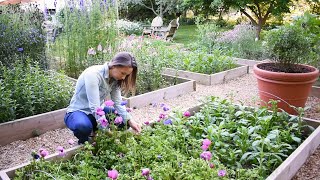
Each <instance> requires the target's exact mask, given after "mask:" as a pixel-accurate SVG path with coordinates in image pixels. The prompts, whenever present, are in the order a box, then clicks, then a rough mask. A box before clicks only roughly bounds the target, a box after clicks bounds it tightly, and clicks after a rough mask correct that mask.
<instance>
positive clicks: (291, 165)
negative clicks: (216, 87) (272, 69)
mask: <svg viewBox="0 0 320 180" xmlns="http://www.w3.org/2000/svg"><path fill="white" fill-rule="evenodd" d="M199 109H200V106H196V107H194V108H191V109H189V111H191V112H192V111H199ZM218 112H219V111H218ZM258 112H260V113H261V111H258ZM237 114H238V115H240V114H239V113H237ZM198 117H201V116H198ZM176 120H178V119H176ZM240 120H241V119H240ZM206 121H207V120H206ZM181 122H183V121H181ZM304 122H306V123H307V124H308V125H310V126H312V127H314V128H316V130H315V131H313V132H312V133H311V134H310V135H309V136H308V138H307V139H305V140H304V141H303V143H302V144H300V146H299V147H298V148H297V149H296V150H295V151H293V152H292V153H291V155H290V156H289V157H287V158H286V160H285V161H283V162H282V164H281V165H280V166H278V168H277V169H275V170H274V171H273V172H272V173H271V174H270V175H269V176H268V177H267V179H281V180H286V179H291V178H292V177H293V176H294V175H295V173H296V172H297V170H298V169H299V168H300V167H301V165H302V164H303V163H304V162H305V160H306V159H307V158H308V156H310V155H311V154H312V152H314V150H315V149H316V148H317V146H318V145H319V143H320V140H319V139H320V127H319V122H317V121H314V120H312V119H304ZM176 123H178V124H179V120H178V121H177V122H176ZM176 123H175V124H176ZM242 123H243V122H242ZM217 125H218V124H217ZM220 125H221V124H220ZM290 126H291V125H290ZM288 127H289V126H288ZM167 128H168V130H169V131H170V130H171V128H170V127H169V126H168V127H167ZM194 130H197V129H194ZM221 130H222V129H221ZM182 132H184V131H182ZM222 132H224V131H222ZM179 136H182V135H181V134H180V135H179ZM199 136H200V135H199ZM270 138H272V137H270ZM217 142H218V141H217ZM118 143H119V142H118ZM212 143H213V144H215V143H216V142H215V141H213V142H212ZM120 144H121V143H120ZM200 146H201V145H200ZM200 146H199V147H195V148H200ZM214 146H215V147H217V145H214ZM183 147H184V146H182V145H181V148H182V149H184V148H183ZM77 148H78V147H75V148H73V149H70V150H69V152H68V153H67V158H69V157H71V156H72V154H74V153H75V149H77ZM153 148H155V147H151V149H153ZM182 149H181V150H182ZM211 151H212V150H211ZM215 151H216V152H217V151H218V149H216V150H213V152H214V153H215ZM147 153H148V152H147ZM138 154H139V153H138ZM191 154H192V153H191ZM56 155H57V154H54V155H52V156H49V157H48V158H49V159H55V158H59V157H57V156H56ZM141 155H142V154H141ZM163 155H165V154H163ZM124 156H125V155H124ZM151 157H152V156H151ZM78 158H79V157H78ZM146 158H149V159H150V157H146ZM161 158H166V156H164V157H161ZM180 158H181V157H180ZM159 162H161V160H159ZM196 162H198V163H199V162H200V161H196ZM185 163H187V162H185ZM208 163H209V162H208ZM215 163H217V162H215ZM25 165H27V164H23V165H20V166H16V167H14V168H10V169H7V170H4V171H1V172H0V175H1V178H2V179H6V180H7V179H9V178H13V177H14V175H15V171H16V170H18V169H20V168H22V167H24V166H25ZM186 165H187V164H186ZM207 166H208V164H207ZM182 167H184V168H185V166H182ZM118 168H119V167H118ZM151 168H156V167H153V166H151ZM174 168H177V167H175V166H174ZM195 168H205V167H195ZM220 168H222V166H221V165H219V164H215V166H214V167H213V169H210V168H209V169H207V172H206V173H208V176H209V173H210V174H211V176H212V172H217V171H218V170H219V169H220ZM107 169H108V168H107ZM138 169H139V168H138ZM123 170H124V169H122V171H123ZM158 170H159V169H158ZM138 171H139V170H138ZM160 171H161V170H160ZM152 173H156V172H155V171H153V170H151V174H152ZM168 173H169V172H168ZM199 173H200V172H199ZM228 173H229V172H227V174H228ZM135 175H139V173H138V174H135ZM246 175H247V176H250V177H251V175H250V173H249V174H246ZM121 176H123V174H121ZM140 176H141V175H140ZM219 176H220V175H219ZM135 177H136V176H135ZM155 177H156V176H155ZM160 177H161V176H160ZM260 177H261V176H260ZM157 178H159V176H158V177H157ZM203 178H204V179H205V177H203Z"/></svg>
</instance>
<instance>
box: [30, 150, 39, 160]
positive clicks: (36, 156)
mask: <svg viewBox="0 0 320 180" xmlns="http://www.w3.org/2000/svg"><path fill="white" fill-rule="evenodd" d="M31 156H32V157H33V158H34V159H39V158H40V156H39V154H37V153H36V152H34V151H33V152H32V153H31Z"/></svg>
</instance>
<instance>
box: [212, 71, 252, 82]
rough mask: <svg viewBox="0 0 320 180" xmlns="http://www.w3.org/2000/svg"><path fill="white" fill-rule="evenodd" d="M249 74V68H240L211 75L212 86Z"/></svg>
mask: <svg viewBox="0 0 320 180" xmlns="http://www.w3.org/2000/svg"><path fill="white" fill-rule="evenodd" d="M248 73H249V66H240V67H237V68H234V69H230V70H227V71H222V72H219V73H216V74H212V75H210V85H214V84H221V83H224V82H226V81H229V80H231V79H234V78H237V77H240V76H242V75H245V74H248Z"/></svg>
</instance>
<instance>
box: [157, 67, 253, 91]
mask: <svg viewBox="0 0 320 180" xmlns="http://www.w3.org/2000/svg"><path fill="white" fill-rule="evenodd" d="M163 71H164V73H165V74H169V75H171V76H178V77H182V78H187V79H192V80H195V81H196V82H197V83H199V84H203V85H207V86H210V85H214V84H219V83H224V82H226V81H228V80H231V79H233V78H237V77H240V76H242V75H244V74H247V73H248V72H249V66H246V65H240V67H237V68H234V69H230V70H227V71H222V72H219V73H215V74H211V75H208V74H202V73H195V72H190V71H183V70H176V69H172V68H165V69H164V70H163Z"/></svg>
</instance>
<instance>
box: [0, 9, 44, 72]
mask: <svg viewBox="0 0 320 180" xmlns="http://www.w3.org/2000/svg"><path fill="white" fill-rule="evenodd" d="M0 12H1V16H0V62H1V63H2V65H4V66H7V67H13V66H14V64H15V61H16V60H20V61H21V60H22V61H25V60H26V59H27V58H31V59H32V60H33V61H32V62H38V64H39V66H40V67H41V68H45V69H46V68H48V61H47V58H46V45H45V44H46V41H45V40H46V38H45V37H46V34H45V32H44V31H43V30H42V26H41V25H42V22H43V20H44V18H43V14H42V12H41V11H40V10H39V8H38V7H37V5H32V4H30V5H28V6H26V7H25V8H24V9H21V7H20V5H7V6H0Z"/></svg>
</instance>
